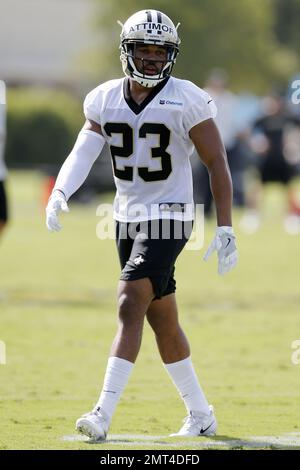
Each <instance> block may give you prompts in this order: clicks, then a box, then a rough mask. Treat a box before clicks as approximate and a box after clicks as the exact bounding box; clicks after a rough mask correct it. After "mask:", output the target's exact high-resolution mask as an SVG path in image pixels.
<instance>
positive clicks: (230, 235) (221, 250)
mask: <svg viewBox="0 0 300 470" xmlns="http://www.w3.org/2000/svg"><path fill="white" fill-rule="evenodd" d="M214 251H216V252H217V253H218V260H219V263H218V264H219V265H218V273H219V274H220V275H221V276H222V275H223V274H225V273H227V272H228V271H231V269H233V268H234V267H235V266H236V264H237V260H238V252H237V248H236V244H235V235H234V232H233V228H232V227H225V226H224V227H217V229H216V235H215V238H214V239H213V241H212V242H211V244H210V245H209V247H208V250H207V252H206V253H205V256H204V258H203V259H204V261H207V260H208V258H209V257H210V256H211V255H212V254H213V252H214Z"/></svg>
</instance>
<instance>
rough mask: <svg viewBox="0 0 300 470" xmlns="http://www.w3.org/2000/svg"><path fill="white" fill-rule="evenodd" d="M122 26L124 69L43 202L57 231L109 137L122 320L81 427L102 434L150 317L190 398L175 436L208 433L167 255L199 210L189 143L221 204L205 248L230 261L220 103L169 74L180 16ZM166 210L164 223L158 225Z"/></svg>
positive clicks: (91, 103)
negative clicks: (97, 394) (217, 120)
mask: <svg viewBox="0 0 300 470" xmlns="http://www.w3.org/2000/svg"><path fill="white" fill-rule="evenodd" d="M121 26H122V31H121V45H120V48H121V62H122V66H123V71H124V74H125V78H120V79H117V80H111V81H108V82H106V83H103V84H101V85H99V86H98V87H97V88H95V89H94V90H93V91H91V92H90V93H89V94H88V95H87V97H86V99H85V101H84V114H85V117H86V123H85V125H84V127H83V129H82V130H81V131H80V133H79V135H78V139H77V141H76V144H75V147H74V149H73V150H72V152H71V154H70V155H69V156H68V158H67V159H66V161H65V162H64V164H63V166H62V168H61V170H60V173H59V175H58V177H57V181H56V184H55V187H54V190H53V193H52V195H51V197H50V200H49V203H48V206H47V209H46V212H47V226H48V229H49V230H60V228H61V226H60V224H59V220H58V215H59V213H60V211H68V206H67V201H68V199H69V198H70V196H71V195H72V194H73V193H74V192H75V191H76V190H77V189H78V188H79V187H80V185H81V184H82V183H83V181H84V180H85V178H86V176H87V175H88V173H89V171H90V168H91V166H92V164H93V163H94V161H95V159H96V158H97V157H98V155H99V154H100V152H101V150H102V148H103V145H104V143H105V142H107V143H108V145H109V147H110V152H111V157H112V165H113V171H114V180H115V184H116V188H117V193H116V197H115V202H114V218H115V220H116V242H117V248H118V251H119V257H120V263H121V268H122V272H121V277H120V281H119V286H118V316H119V327H118V331H117V334H116V337H115V339H114V341H113V344H112V347H111V352H110V357H109V359H108V364H107V369H106V373H105V378H104V385H103V389H102V391H101V394H100V397H99V399H98V402H97V404H96V406H95V407H94V409H93V410H92V411H91V412H89V413H87V414H85V415H83V416H82V417H81V418H79V419H78V420H77V423H76V427H77V429H78V431H80V432H82V433H83V434H85V435H87V436H89V437H90V438H91V439H92V440H103V439H105V438H106V435H107V432H108V429H109V426H110V422H111V419H112V416H113V413H114V410H115V408H116V405H117V403H118V401H119V398H120V395H121V393H122V391H123V390H124V387H125V385H126V383H127V382H128V379H129V376H130V373H131V371H132V369H133V366H134V363H135V360H136V358H137V355H138V352H139V349H140V345H141V340H142V332H143V323H144V319H145V317H146V318H147V320H148V322H149V323H150V325H151V327H152V329H153V331H154V334H155V337H156V341H157V346H158V349H159V352H160V355H161V358H162V361H163V363H164V365H165V368H166V371H167V372H168V373H169V375H170V377H171V378H172V380H173V381H174V384H175V386H176V387H177V389H178V391H179V394H180V396H181V398H182V399H183V401H184V403H185V406H186V409H187V413H188V416H187V418H186V419H185V421H184V424H183V426H182V428H181V429H180V431H179V432H178V433H177V434H176V435H180V436H207V435H213V434H215V433H216V429H217V422H216V418H215V415H214V412H213V409H212V406H211V405H209V404H208V402H207V399H206V397H205V395H204V392H203V390H202V388H201V386H200V384H199V381H198V379H197V376H196V374H195V371H194V367H193V364H192V360H191V353H190V347H189V343H188V340H187V338H186V336H185V334H184V332H183V330H182V329H181V327H180V324H179V321H178V312H177V306H176V299H175V279H174V265H175V261H176V258H177V257H178V255H179V253H180V252H181V250H182V249H183V248H184V245H185V244H186V242H187V240H188V238H189V235H190V232H191V228H192V221H193V217H194V215H193V195H192V174H191V166H190V162H189V157H190V155H191V154H192V152H193V149H194V147H196V150H197V151H198V153H199V155H201V158H202V160H203V162H204V163H205V165H206V166H207V168H208V170H209V173H210V179H211V187H212V192H213V195H214V198H215V203H216V209H217V228H216V235H215V238H214V240H213V241H212V243H211V245H210V247H209V249H208V252H207V254H206V256H205V259H207V258H208V257H209V256H210V255H211V254H212V253H213V252H214V251H217V253H218V262H219V273H220V274H224V273H226V272H227V271H229V270H231V269H232V268H233V267H234V266H235V264H236V261H237V251H236V245H235V235H234V232H233V228H232V222H231V200H232V184H231V178H230V173H229V170H228V165H227V160H226V152H225V150H224V146H223V144H222V141H221V138H220V136H219V133H218V131H217V128H216V125H215V123H214V120H213V118H214V117H215V115H216V108H215V105H214V103H213V101H212V99H211V98H210V96H209V95H208V94H207V93H206V92H205V91H203V90H202V89H200V88H198V87H197V86H196V85H194V84H193V83H191V82H189V81H186V80H179V79H177V78H174V77H172V76H171V73H172V69H173V66H174V64H175V61H176V58H177V54H178V51H179V44H180V39H179V37H178V32H177V29H178V25H177V27H175V25H174V24H173V22H172V21H171V20H170V18H169V17H168V16H167V15H165V14H164V13H162V12H160V11H156V10H143V11H139V12H137V13H135V14H134V15H132V16H131V17H130V18H129V19H128V20H127V21H126V22H125V24H121ZM166 221H167V222H168V224H169V225H168V230H164V229H165V223H166ZM153 229H154V232H155V236H152V233H153ZM150 232H151V235H150V236H149V234H150ZM165 232H168V236H165ZM178 234H181V235H180V236H178Z"/></svg>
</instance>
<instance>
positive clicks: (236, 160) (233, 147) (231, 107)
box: [194, 69, 246, 217]
mask: <svg viewBox="0 0 300 470" xmlns="http://www.w3.org/2000/svg"><path fill="white" fill-rule="evenodd" d="M204 89H205V90H206V91H207V93H208V94H209V95H210V96H211V98H212V99H213V100H214V102H215V104H216V106H217V109H218V114H217V116H216V118H215V122H216V124H217V127H218V129H219V131H220V134H221V136H222V140H223V142H224V145H225V148H226V152H227V158H228V164H229V168H230V172H231V178H232V185H233V204H234V205H235V206H238V207H242V206H244V183H243V177H244V170H245V166H246V159H245V158H244V154H243V145H242V137H243V129H242V126H241V122H239V120H238V118H237V110H238V104H239V101H238V97H237V96H236V95H235V94H234V93H232V92H231V91H230V90H229V89H228V75H227V73H226V71H225V70H223V69H214V70H212V71H211V73H210V74H209V76H208V79H207V81H206V84H205V88H204ZM194 171H195V176H194V187H195V190H196V191H198V200H199V198H200V199H201V202H202V203H203V204H204V212H205V215H206V216H208V217H209V216H210V215H211V214H212V205H213V197H212V193H211V189H210V182H209V175H208V172H207V169H206V167H205V166H204V165H201V162H200V164H198V162H197V166H196V165H194ZM199 193H201V194H199Z"/></svg>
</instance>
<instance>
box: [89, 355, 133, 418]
mask: <svg viewBox="0 0 300 470" xmlns="http://www.w3.org/2000/svg"><path fill="white" fill-rule="evenodd" d="M133 366H134V364H133V363H132V362H129V361H126V359H121V358H119V357H110V358H109V359H108V363H107V368H106V372H105V377H104V384H103V388H102V392H101V394H100V397H99V400H98V402H97V404H96V406H95V409H97V408H101V410H102V411H103V414H104V417H105V418H107V419H108V421H110V420H111V418H112V415H113V413H114V411H115V408H116V406H117V404H118V402H119V399H120V397H121V393H122V392H123V390H124V388H125V386H126V384H127V382H128V379H129V375H130V372H131V371H132V368H133Z"/></svg>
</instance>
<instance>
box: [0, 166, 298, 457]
mask: <svg viewBox="0 0 300 470" xmlns="http://www.w3.org/2000/svg"><path fill="white" fill-rule="evenodd" d="M41 193H42V180H41V177H40V175H39V174H38V173H24V172H23V173H22V172H14V173H12V174H11V177H10V181H9V194H10V200H11V217H12V220H11V223H10V226H9V228H8V229H7V231H6V233H5V236H4V237H3V239H2V241H1V244H0V279H1V283H0V340H2V341H4V342H5V344H6V356H7V363H6V365H0V423H1V433H0V449H90V450H94V449H97V450H101V449H128V448H130V449H195V448H196V449H201V448H204V449H205V448H218V449H219V448H221V449H227V448H234V449H241V448H277V447H281V448H298V449H300V404H299V383H300V364H299V365H298V366H297V365H293V364H292V362H291V354H292V352H293V350H292V349H291V343H292V341H294V340H295V339H300V319H299V312H300V288H299V272H300V261H299V251H300V250H299V249H300V236H299V235H298V236H290V235H287V234H286V233H285V232H284V230H283V228H282V223H281V215H282V214H281V211H282V199H281V194H280V192H279V190H277V189H276V188H275V189H272V191H271V192H270V193H269V194H268V197H267V202H266V205H265V216H266V217H265V222H264V224H263V226H262V228H261V229H260V230H259V231H258V232H257V233H256V234H255V235H251V236H249V235H243V234H241V233H239V230H238V224H237V223H236V227H237V233H238V244H239V252H240V263H239V267H238V269H237V270H236V271H235V272H232V273H231V274H230V275H228V277H225V278H221V277H219V276H218V275H217V274H216V259H214V260H213V261H211V262H210V263H204V262H203V261H202V256H203V251H204V250H202V251H200V252H197V251H185V252H184V253H183V254H182V255H181V257H180V258H179V261H178V264H177V276H176V277H177V284H178V290H177V299H178V304H179V308H180V316H181V323H182V325H183V327H184V329H185V332H186V334H187V335H188V338H189V340H190V343H191V347H192V357H193V361H194V365H195V368H196V370H197V372H198V374H199V378H200V380H201V383H202V385H203V387H204V390H205V392H206V394H207V396H208V399H209V401H210V402H211V403H212V404H213V405H214V407H215V412H216V415H217V418H218V422H219V434H218V436H216V437H214V438H211V439H208V438H199V439H186V438H181V439H180V438H175V439H174V438H173V439H172V438H168V437H167V436H168V434H169V433H171V432H175V431H177V430H178V429H179V427H180V425H181V420H182V419H183V418H184V416H185V409H184V406H183V403H182V402H181V400H180V399H179V397H178V396H177V392H176V390H175V388H174V386H173V385H172V383H171V382H170V380H169V377H168V376H167V374H166V373H165V371H164V368H163V366H162V364H161V361H160V358H159V355H158V352H157V350H156V345H155V340H154V337H153V335H152V332H151V330H150V327H149V326H148V325H146V327H145V332H144V338H143V344H142V349H141V352H140V355H139V358H138V360H137V363H136V367H135V369H134V372H133V374H132V376H131V380H130V382H129V384H128V386H127V388H126V390H125V393H124V395H123V396H122V399H121V402H120V404H119V406H118V408H117V412H116V414H115V416H114V419H113V422H112V427H111V429H110V435H109V436H108V440H107V441H106V442H105V443H103V444H97V445H91V444H88V443H86V442H84V441H82V440H80V439H79V438H77V437H76V432H75V430H74V423H75V421H76V419H77V418H78V417H79V416H80V415H81V414H82V413H83V412H86V411H88V410H89V409H90V408H91V407H92V405H93V404H94V403H95V401H96V400H97V398H98V394H99V391H100V389H101V386H102V378H103V374H104V371H105V368H106V361H107V356H108V352H109V348H110V344H111V341H112V339H113V336H114V333H115V330H116V321H117V319H116V285H117V281H118V276H119V265H118V259H117V252H116V250H115V246H114V241H111V240H105V241H101V240H99V239H97V237H96V234H95V230H96V224H97V222H98V218H97V217H96V214H95V209H96V205H97V204H98V202H101V201H102V199H101V198H99V201H95V202H94V204H92V205H89V206H77V205H75V204H73V205H71V212H70V214H68V215H65V216H64V217H63V225H64V229H63V231H62V232H60V233H59V234H50V233H49V232H48V231H47V230H46V228H45V221H44V212H43V207H42V204H41ZM107 198H108V199H109V198H110V197H109V196H106V199H107ZM239 217H240V214H239V213H238V212H237V213H235V221H236V222H238V220H239ZM213 230H214V223H209V224H206V230H205V233H206V234H205V247H206V246H207V245H208V243H209V242H210V239H211V237H212V234H213Z"/></svg>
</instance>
